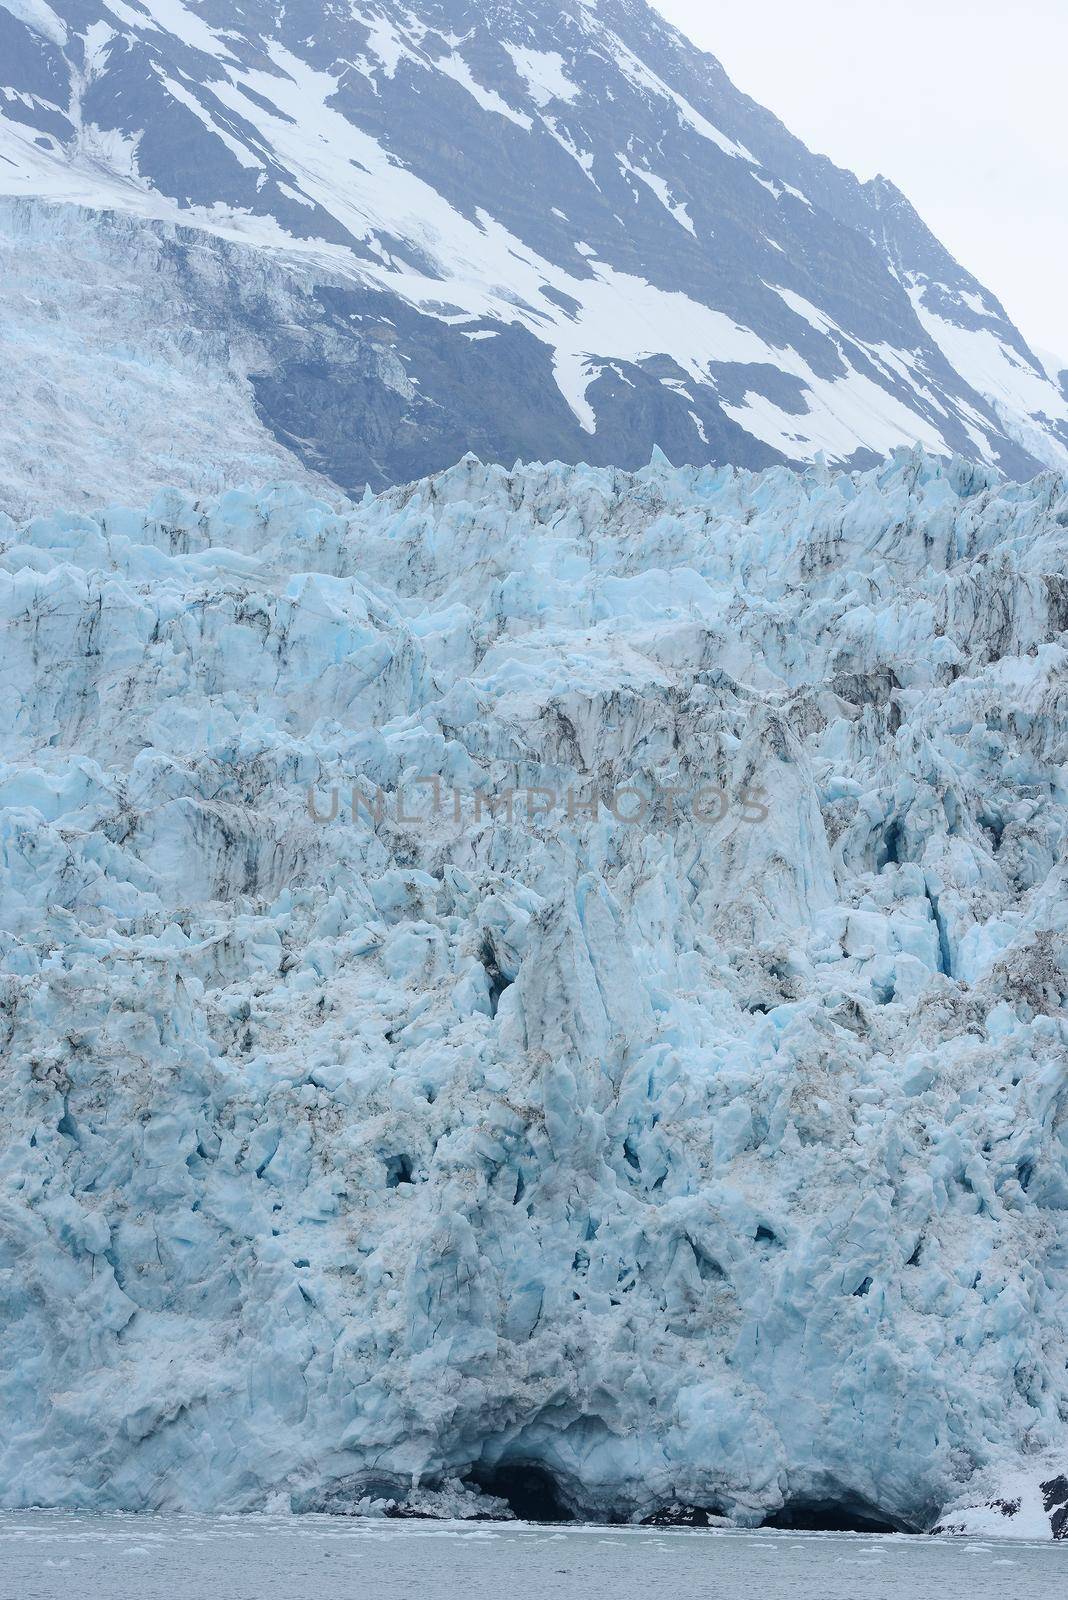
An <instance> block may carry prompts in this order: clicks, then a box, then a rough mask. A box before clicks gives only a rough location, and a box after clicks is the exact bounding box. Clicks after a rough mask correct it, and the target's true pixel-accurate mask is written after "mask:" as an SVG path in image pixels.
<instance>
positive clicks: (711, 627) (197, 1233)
mask: <svg viewBox="0 0 1068 1600" xmlns="http://www.w3.org/2000/svg"><path fill="white" fill-rule="evenodd" d="M2 538H3V543H2V549H0V574H2V587H0V621H2V627H0V668H2V673H3V682H4V686H5V694H4V697H3V702H2V706H0V716H2V718H3V735H4V744H3V749H4V761H3V763H2V764H0V804H2V807H3V809H2V811H0V826H2V839H3V858H2V864H3V873H4V878H3V892H2V897H0V952H2V968H0V973H2V976H0V984H2V988H0V1030H2V1031H0V1059H2V1079H0V1095H2V1099H0V1115H2V1117H3V1124H4V1128H5V1147H4V1149H3V1151H2V1153H0V1183H2V1192H0V1325H2V1326H3V1329H4V1338H3V1340H2V1341H0V1414H2V1416H3V1427H2V1429H0V1499H2V1500H3V1501H4V1502H5V1503H7V1504H35V1503H56V1504H62V1505H75V1504H82V1505H95V1506H129V1507H146V1506H166V1507H168V1508H171V1509H173V1508H175V1507H183V1506H184V1507H215V1508H224V1507H233V1508H238V1507H253V1506H264V1505H270V1506H274V1507H280V1506H287V1505H292V1506H293V1507H296V1508H298V1509H299V1508H305V1509H306V1508H309V1507H328V1508H329V1507H332V1508H337V1509H343V1508H351V1507H353V1506H355V1505H357V1504H358V1503H360V1501H361V1500H364V1499H366V1498H368V1497H370V1498H375V1497H378V1498H381V1497H382V1496H384V1495H392V1496H395V1497H403V1496H405V1495H406V1494H408V1493H409V1492H411V1491H412V1490H413V1485H414V1486H416V1491H417V1492H416V1502H417V1503H418V1504H421V1505H423V1506H433V1505H434V1504H438V1505H439V1506H442V1507H445V1508H447V1509H452V1510H455V1509H457V1508H458V1507H459V1506H460V1505H461V1504H462V1500H463V1498H464V1497H466V1498H468V1499H472V1498H473V1495H474V1492H475V1489H474V1486H475V1485H479V1486H481V1488H482V1489H483V1490H484V1491H486V1492H487V1493H488V1494H489V1495H491V1496H497V1497H498V1498H499V1497H501V1496H503V1497H504V1498H509V1497H512V1498H513V1499H514V1498H515V1494H516V1488H515V1486H516V1483H517V1482H519V1483H521V1484H522V1483H525V1484H526V1485H527V1487H526V1489H525V1491H524V1492H526V1493H530V1492H531V1491H530V1487H529V1486H530V1484H531V1482H533V1483H534V1484H535V1485H539V1486H540V1488H539V1489H538V1492H539V1493H540V1494H541V1495H542V1497H543V1502H544V1504H545V1505H547V1506H551V1505H552V1504H553V1503H554V1501H555V1503H556V1504H558V1505H560V1504H562V1505H563V1506H565V1507H570V1508H572V1509H575V1510H578V1511H581V1512H585V1513H587V1514H591V1515H597V1516H619V1517H644V1516H650V1515H654V1514H656V1513H657V1512H658V1511H663V1510H665V1509H666V1508H670V1507H671V1506H673V1505H677V1504H679V1503H681V1504H683V1505H690V1506H696V1507H701V1508H704V1509H705V1510H706V1511H710V1512H713V1513H714V1512H720V1513H724V1514H726V1515H728V1516H730V1517H732V1518H734V1519H737V1520H739V1521H742V1522H750V1523H751V1522H758V1521H760V1520H761V1519H762V1518H763V1517H765V1516H766V1515H768V1514H774V1513H776V1512H779V1513H780V1514H781V1515H782V1516H785V1517H786V1518H790V1517H805V1516H812V1517H816V1518H817V1519H819V1518H823V1519H831V1518H834V1519H842V1520H846V1521H848V1520H850V1519H858V1518H861V1517H865V1518H871V1519H874V1520H877V1521H880V1522H883V1523H888V1524H891V1525H896V1526H906V1527H922V1526H926V1525H929V1524H930V1523H931V1522H932V1521H933V1520H934V1519H935V1518H936V1517H937V1516H938V1514H939V1512H940V1510H941V1508H942V1507H944V1506H945V1505H946V1504H947V1503H948V1502H954V1501H959V1500H961V1498H962V1497H963V1498H964V1499H965V1500H968V1501H969V1503H970V1504H971V1505H972V1506H973V1507H974V1506H975V1505H977V1504H978V1503H979V1502H980V1501H982V1500H983V1499H984V1498H986V1497H987V1496H989V1495H990V1494H991V1493H994V1492H996V1490H997V1487H998V1484H999V1482H1001V1481H1002V1480H1003V1479H1004V1481H1005V1482H1006V1483H1008V1484H1010V1485H1015V1484H1018V1483H1020V1482H1025V1483H1026V1484H1028V1485H1030V1484H1031V1481H1032V1479H1034V1481H1035V1486H1034V1489H1033V1492H1032V1490H1031V1489H1030V1488H1029V1490H1028V1494H1029V1496H1030V1498H1029V1499H1028V1501H1027V1508H1026V1509H1027V1516H1028V1518H1033V1516H1034V1517H1037V1516H1038V1515H1039V1512H1038V1511H1037V1510H1035V1509H1034V1507H1033V1506H1032V1504H1031V1501H1032V1500H1034V1502H1035V1506H1038V1505H1039V1504H1040V1503H1041V1495H1042V1494H1046V1498H1047V1499H1049V1504H1050V1506H1051V1507H1054V1512H1055V1513H1056V1514H1059V1511H1060V1506H1061V1501H1060V1500H1058V1499H1056V1498H1055V1497H1054V1498H1053V1499H1050V1494H1051V1493H1052V1491H1049V1490H1048V1489H1046V1488H1043V1487H1042V1486H1043V1485H1048V1484H1049V1483H1054V1484H1056V1483H1058V1482H1060V1481H1062V1477H1061V1476H1060V1475H1062V1474H1063V1471H1064V1460H1065V1454H1064V1452H1065V1446H1066V1437H1065V1433H1066V1429H1065V1418H1066V1409H1068V1378H1066V1357H1068V1334H1066V1328H1068V1318H1066V1309H1068V1307H1066V1293H1068V1236H1066V1230H1065V1221H1066V1217H1068V1115H1066V1112H1068V1019H1066V1013H1065V1004H1066V990H1068V978H1066V972H1068V896H1066V894H1065V888H1066V883H1065V878H1066V872H1068V860H1066V851H1065V830H1066V819H1068V787H1066V779H1068V765H1066V763H1068V632H1066V630H1068V584H1066V579H1065V560H1066V554H1068V482H1066V480H1065V478H1064V476H1063V475H1059V474H1056V473H1052V472H1051V473H1046V474H1045V475H1042V476H1040V477H1038V478H1036V479H1035V480H1034V481H1032V482H1030V483H1027V484H1022V485H1017V484H1004V483H1001V482H998V481H997V479H996V474H995V472H994V470H993V469H992V468H984V467H977V466H975V465H973V464H969V463H966V462H964V461H962V460H956V461H953V462H950V463H941V462H938V461H935V460H934V459H932V458H930V457H925V456H923V455H922V454H920V453H918V452H908V451H902V452H900V453H899V454H898V456H897V457H896V459H895V460H894V461H892V462H891V463H889V464H887V465H886V466H884V467H882V468H880V469H878V470H873V471H870V472H868V473H866V474H863V475H860V474H857V475H853V476H833V475H831V474H830V473H829V471H828V470H827V469H825V468H823V467H815V468H812V469H810V470H809V471H807V472H806V473H805V474H803V475H800V476H798V475H795V474H794V473H792V472H790V471H788V470H786V469H784V468H776V469H772V470H770V471H768V472H766V473H763V474H760V475H755V474H752V473H750V472H747V471H737V470H729V469H721V470H718V471H713V470H711V469H704V470H701V471H698V470H686V471H677V470H674V469H671V468H669V467H668V466H667V465H666V464H665V463H664V462H663V461H662V460H660V461H659V462H654V463H653V464H652V465H650V466H649V467H648V468H646V469H644V470H643V471H641V472H639V473H637V474H636V475H633V476H632V475H628V474H626V473H623V472H620V471H616V470H608V469H591V468H578V469H570V468H561V467H540V466H533V467H527V468H518V469H515V470H514V471H512V472H506V471H505V470H503V469H500V468H492V469H491V468H484V467H481V466H479V465H478V464H477V463H476V462H474V461H473V460H467V461H465V462H463V463H461V464H460V465H459V466H458V467H456V468H454V469H453V470H451V471H449V472H447V473H444V474H442V475H439V476H437V477H434V478H432V479H429V480H427V481H424V482H421V483H418V484H416V485H414V486H413V487H411V488H409V489H404V490H393V491H390V492H388V493H386V494H383V495H381V496H380V497H378V498H375V497H372V496H368V497H367V498H366V500H365V502H364V503H363V504H362V505H361V506H360V507H359V508H357V509H353V510H349V511H346V512H345V513H343V514H339V513H337V512H336V511H332V510H330V509H329V507H328V506H327V505H325V504H324V503H323V502H321V501H315V500H312V499H310V498H309V497H308V496H307V495H306V494H304V493H303V492H302V491H299V490H296V489H289V490H282V489H277V490H273V491H269V492H264V493H262V494H261V495H259V496H256V495H253V494H250V493H230V494H227V495H225V496H223V497H222V498H221V499H219V500H217V501H211V502H200V503H195V502H193V501H191V500H190V499H189V498H187V497H185V496H183V495H181V494H178V493H168V494H165V495H162V496H161V497H160V498H159V499H158V500H157V501H156V502H155V503H154V504H153V506H152V507H151V508H150V509H149V510H148V511H146V512H134V511H128V510H111V511H108V512H107V513H104V514H101V515H98V516H97V517H95V518H92V519H90V518H87V517H78V516H70V515H64V516H54V517H47V518H39V519H37V520H35V521H32V522H30V523H28V524H26V525H25V526H23V527H21V528H15V527H13V526H11V525H10V524H9V525H7V526H6V527H5V528H4V530H3V535H2ZM628 790H629V792H624V791H628ZM354 791H355V797H356V798H355V801H354V800H353V792H354ZM379 791H381V793H380V792H379ZM510 791H511V792H513V799H512V801H511V803H509V801H508V793H509V792H510ZM715 791H720V792H721V795H722V798H719V797H717V795H716V794H715ZM569 793H570V798H569ZM613 806H614V807H615V810H616V811H618V812H619V813H621V814H622V815H623V816H625V817H627V818H630V819H631V820H629V821H627V820H620V817H618V816H616V815H615V814H614V812H613V809H612V807H613ZM1058 1460H1059V1461H1060V1463H1061V1465H1060V1466H1059V1467H1058V1466H1057V1465H1056V1463H1057V1461H1058ZM1039 1462H1041V1463H1042V1467H1041V1471H1039V1469H1038V1465H1037V1464H1038V1463H1039ZM1047 1462H1049V1463H1050V1464H1049V1465H1046V1463H1047ZM535 1468H536V1469H538V1470H539V1471H540V1472H541V1474H542V1476H541V1477H540V1478H539V1477H537V1476H535V1477H534V1478H531V1476H530V1474H531V1472H532V1470H533V1469H535ZM524 1473H525V1474H526V1475H527V1476H526V1477H525V1478H524V1476H523V1474H524ZM456 1479H464V1480H466V1481H467V1482H468V1484H469V1487H468V1489H466V1490H463V1491H461V1490H460V1489H458V1488H457V1487H456V1485H455V1480H456ZM450 1485H451V1487H450ZM1014 1493H1015V1491H1014ZM435 1497H437V1498H436V1499H435ZM483 1503H485V1502H483ZM488 1503H489V1504H490V1505H494V1504H496V1503H497V1502H496V1501H493V1500H491V1501H490V1502H488ZM1052 1514H1053V1513H1051V1515H1052ZM979 1516H980V1513H979V1512H978V1511H975V1510H974V1509H973V1510H972V1511H970V1512H968V1513H967V1514H964V1513H961V1517H962V1518H963V1522H964V1523H965V1524H967V1523H968V1519H969V1518H971V1519H972V1523H973V1524H974V1519H975V1518H976V1517H979ZM1062 1521H1063V1518H1062ZM1028 1526H1029V1527H1031V1526H1032V1524H1031V1522H1029V1523H1028Z"/></svg>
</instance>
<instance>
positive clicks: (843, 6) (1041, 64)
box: [653, 0, 1068, 365]
mask: <svg viewBox="0 0 1068 1600" xmlns="http://www.w3.org/2000/svg"><path fill="white" fill-rule="evenodd" d="M653 4H654V5H656V7H657V8H658V10H660V11H661V12H663V14H664V15H665V16H666V17H668V18H669V19H670V20H671V21H672V22H674V23H675V25H676V26H677V27H679V28H681V29H682V30H683V32H684V33H688V34H689V36H690V38H691V39H693V40H695V41H696V43H697V44H699V45H701V47H702V48H703V49H705V50H710V51H711V52H712V54H713V55H715V56H718V58H719V60H720V61H721V62H722V63H723V65H724V67H725V68H726V69H727V72H728V73H729V75H730V76H731V78H732V79H733V80H734V82H735V83H736V84H737V85H738V87H739V88H740V89H743V90H744V91H745V93H746V94H749V95H752V96H753V98H754V99H755V100H759V101H760V102H761V103H762V104H763V105H766V106H767V107H768V109H769V110H771V111H774V112H775V114H776V116H778V117H779V118H781V120H782V121H783V122H785V123H786V125H787V127H788V128H790V129H791V131H792V132H793V133H796V134H797V135H798V137H799V138H801V139H803V140H804V141H805V143H806V144H807V145H808V146H809V147H810V149H813V150H817V151H820V152H821V153H822V154H824V155H829V156H830V157H831V159H832V160H834V161H836V162H837V163H838V165H839V166H844V167H850V168H851V169H852V170H853V171H854V172H856V173H857V174H858V175H859V176H860V177H861V178H871V177H873V176H874V175H875V174H876V173H877V172H882V173H885V175H886V176H887V177H888V178H891V179H892V180H893V181H894V183H896V184H897V186H898V188H900V189H903V190H904V192H905V193H906V194H907V195H908V197H909V199H910V200H911V201H912V203H913V205H914V206H915V207H916V209H917V210H918V211H919V213H920V215H921V216H922V217H923V218H924V220H925V222H927V224H928V225H929V226H930V227H931V228H932V230H933V231H934V232H935V233H936V234H937V235H938V237H939V238H940V239H941V240H942V243H943V244H944V245H946V247H947V248H948V249H949V251H950V252H951V253H952V254H953V255H955V256H956V257H957V258H958V260H959V261H960V262H961V263H962V264H963V265H964V266H966V267H967V268H968V270H969V271H970V272H973V273H974V274H975V276H976V277H977V278H979V279H980V280H981V281H982V282H983V283H985V284H986V285H987V287H988V288H990V289H992V290H993V291H994V293H995V294H996V295H997V296H998V297H999V299H1000V300H1001V301H1002V302H1003V304H1004V305H1005V308H1006V310H1007V311H1008V313H1009V315H1010V317H1012V319H1013V321H1014V322H1015V323H1016V324H1017V326H1018V327H1019V328H1020V329H1021V331H1022V332H1023V334H1024V336H1025V337H1026V338H1027V339H1028V340H1029V342H1030V343H1031V344H1032V345H1036V346H1039V347H1041V348H1042V349H1043V350H1044V351H1045V352H1052V353H1055V354H1057V355H1058V356H1060V357H1061V358H1062V359H1063V360H1064V362H1065V364H1066V365H1068V112H1066V104H1068V0H889V3H887V0H881V3H880V0H653Z"/></svg>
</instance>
